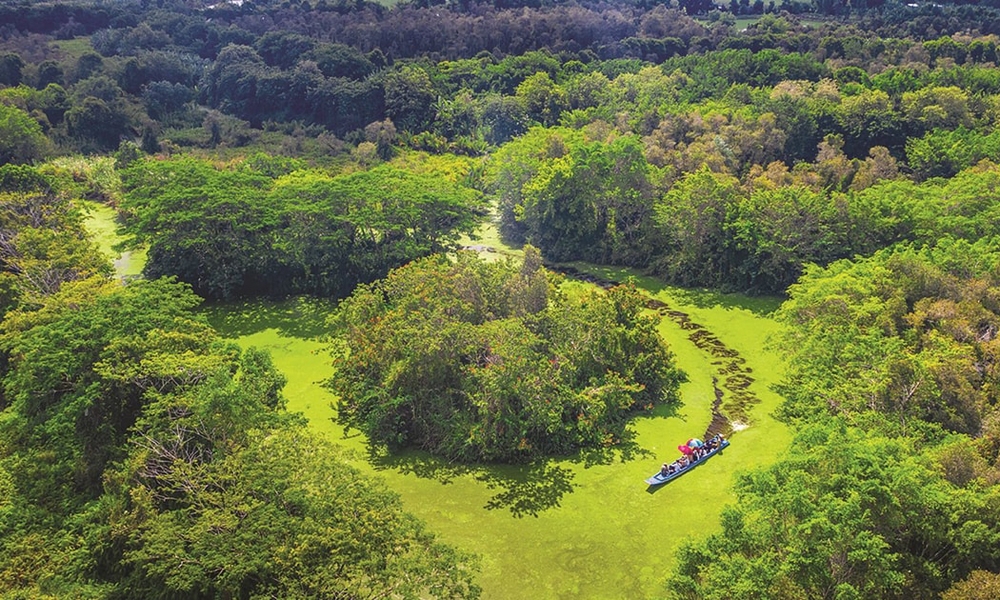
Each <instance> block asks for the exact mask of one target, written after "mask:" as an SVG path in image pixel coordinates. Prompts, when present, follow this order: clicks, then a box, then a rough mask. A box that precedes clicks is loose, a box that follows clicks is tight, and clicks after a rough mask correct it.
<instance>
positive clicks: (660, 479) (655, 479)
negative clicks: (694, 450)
mask: <svg viewBox="0 0 1000 600" xmlns="http://www.w3.org/2000/svg"><path fill="white" fill-rule="evenodd" d="M728 446H729V440H722V443H721V444H720V445H719V447H718V448H716V449H715V450H712V451H711V452H709V453H708V454H706V455H705V456H702V457H701V458H699V459H698V460H696V461H695V462H693V463H691V464H690V465H688V466H686V467H684V468H683V469H681V470H680V471H676V472H674V473H670V474H669V475H663V474H662V473H657V474H656V475H653V476H652V477H650V478H649V479H647V480H646V483H647V484H649V485H663V484H664V483H667V482H668V481H673V480H674V479H677V478H678V477H680V476H681V475H683V474H685V473H687V472H688V471H690V470H692V469H696V468H698V467H699V466H700V465H701V464H702V463H703V462H705V461H706V460H708V459H710V458H712V457H713V456H715V455H716V454H718V453H720V452H722V451H723V450H725V449H726V448H727V447H728Z"/></svg>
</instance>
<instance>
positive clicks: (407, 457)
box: [369, 449, 576, 518]
mask: <svg viewBox="0 0 1000 600" xmlns="http://www.w3.org/2000/svg"><path fill="white" fill-rule="evenodd" d="M369 462H370V463H371V464H372V466H374V467H375V468H376V469H378V470H385V469H390V470H394V471H397V472H398V473H401V474H403V475H416V476H417V477H420V478H423V479H432V480H435V481H438V482H439V483H442V484H445V485H447V484H450V483H452V482H453V481H454V480H455V479H456V478H458V477H462V476H471V477H472V478H473V479H475V480H476V481H479V482H481V483H483V484H484V485H485V486H486V488H487V489H488V490H490V491H491V492H493V495H492V497H491V498H490V499H489V501H487V502H486V504H485V505H484V506H483V508H486V509H487V510H508V511H510V513H511V515H512V516H514V517H517V518H522V517H525V516H531V517H537V516H538V515H539V514H541V513H542V512H544V511H546V510H548V509H550V508H555V507H558V506H559V505H560V502H561V501H562V498H563V496H564V495H566V494H567V493H570V492H572V491H573V489H574V488H575V487H576V486H575V485H574V484H573V471H572V470H571V469H569V468H567V467H563V466H559V465H555V464H551V463H550V462H548V461H539V462H536V463H531V464H527V465H462V464H456V463H451V462H448V461H446V460H444V459H441V458H437V457H434V456H431V455H429V454H426V453H422V452H415V451H406V452H402V453H399V454H391V453H388V452H385V451H384V450H378V449H369Z"/></svg>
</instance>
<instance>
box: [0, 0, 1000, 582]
mask: <svg viewBox="0 0 1000 600" xmlns="http://www.w3.org/2000/svg"><path fill="white" fill-rule="evenodd" d="M0 23H2V25H0V315H2V319H3V320H2V322H0V595H2V596H3V597H8V596H9V597H23V596H32V597H40V598H47V597H51V598H56V597H87V598H109V599H110V598H126V597H127V598H146V597H149V598H178V597H184V598H214V597H240V598H258V597H275V596H278V597H288V598H311V597H358V598H367V597H378V596H379V595H381V594H390V595H393V596H394V597H401V598H418V597H421V598H422V597H444V598H452V597H454V598H460V597H461V598H465V597H476V596H478V594H479V592H480V590H479V588H478V586H477V584H476V582H475V572H476V559H475V558H474V557H472V556H469V555H466V554H465V553H462V552H459V551H457V550H455V549H454V548H451V547H449V546H446V545H444V544H442V543H440V541H439V540H438V539H437V538H436V537H435V535H434V534H433V533H432V532H430V531H428V530H427V528H426V526H424V525H423V524H421V523H420V522H419V521H417V520H416V519H415V518H413V517H412V516H410V515H408V514H407V513H405V512H404V511H403V510H402V508H401V503H400V501H399V499H398V498H397V497H396V496H395V495H393V494H391V493H389V492H388V491H387V490H386V489H384V487H383V486H382V485H381V484H378V483H374V482H372V481H369V480H368V479H367V478H366V477H364V476H362V475H361V474H359V473H358V472H356V471H355V470H354V469H352V468H350V467H349V466H347V464H346V462H345V460H344V458H343V456H342V450H340V449H338V448H337V447H336V446H334V445H332V444H330V443H328V442H327V441H324V440H323V439H320V437H319V436H317V435H315V434H314V433H312V432H310V431H309V429H308V426H307V425H306V424H305V422H304V420H303V419H302V418H301V416H299V415H296V414H292V413H290V412H289V411H287V410H286V409H285V399H284V397H283V396H282V393H281V389H282V386H283V385H284V378H283V377H282V375H281V374H280V373H279V372H278V370H277V369H276V368H275V367H274V365H273V364H272V362H271V359H270V357H269V356H268V355H267V354H266V353H265V352H262V351H259V350H255V349H252V348H251V349H241V348H239V347H237V346H236V345H234V344H232V343H230V342H227V341H225V340H223V339H222V338H221V337H220V336H219V334H218V333H217V332H215V331H214V330H213V329H212V328H211V327H210V326H209V325H208V323H207V322H206V321H205V320H204V319H203V318H202V317H200V316H198V314H197V313H196V312H193V311H192V309H193V308H194V307H196V306H197V305H198V304H199V303H200V302H201V300H202V299H203V298H204V299H208V300H212V301H218V300H223V301H228V300H234V299H243V298H255V297H264V296H267V297H275V298H282V297H287V296H289V295H292V294H311V295H314V296H318V297H322V298H333V299H336V300H339V301H340V305H339V308H338V310H337V312H336V313H335V315H334V317H333V319H332V320H331V322H330V323H329V332H328V333H329V334H330V340H331V341H330V345H331V349H332V354H333V358H334V361H335V364H336V368H337V372H336V374H335V376H334V377H333V378H332V379H331V380H330V381H329V382H328V385H329V388H330V389H331V390H333V391H335V392H336V394H337V395H338V396H339V402H340V404H339V412H338V413H337V418H338V419H339V420H340V422H341V423H343V424H344V425H346V426H349V427H353V428H356V429H359V430H361V431H362V432H364V433H365V435H366V438H367V439H368V441H369V443H370V444H371V445H372V447H373V449H379V450H381V449H387V450H388V451H396V450H399V449H404V448H417V449H421V450H425V451H429V452H431V453H434V454H437V455H440V456H443V457H445V458H446V459H447V460H451V461H460V462H466V463H475V462H482V461H492V462H500V463H518V462H521V463H523V462H530V461H537V460H544V459H545V458H546V457H551V456H553V455H560V454H567V453H573V452H578V451H579V450H580V449H586V448H602V447H609V446H614V445H616V444H622V443H623V442H627V440H628V437H629V419H630V418H631V417H632V416H634V415H637V414H639V413H647V414H648V411H650V410H651V409H653V408H655V407H657V406H676V404H677V402H678V401H679V397H678V386H679V384H680V382H681V381H682V380H683V373H681V372H680V370H679V369H678V368H677V367H676V365H675V363H674V360H673V359H674V357H673V356H672V354H671V352H670V350H669V349H668V348H667V347H666V346H665V344H664V343H663V341H662V340H661V339H660V337H659V334H658V333H657V331H656V319H655V318H654V317H653V316H652V315H651V314H650V312H648V311H647V310H646V308H648V304H647V303H646V301H645V299H644V298H643V297H642V296H641V294H640V293H639V292H638V291H637V290H635V289H634V288H633V287H631V286H627V285H626V286H619V287H613V288H611V289H610V290H607V291H596V290H595V292H594V293H593V294H587V295H584V296H583V297H580V296H579V295H577V294H567V293H566V292H565V290H564V289H563V288H562V287H561V286H560V281H561V280H560V278H559V277H558V276H555V275H553V273H552V272H550V271H549V270H547V269H546V268H545V264H547V263H548V264H550V265H551V264H552V263H562V262H570V261H577V260H582V261H587V262H589V263H594V264H598V265H615V266H622V267H630V268H633V269H638V270H641V271H643V272H646V273H649V274H652V275H655V276H657V277H659V278H661V279H663V280H666V281H669V282H672V283H676V284H681V285H688V286H707V287H711V288H713V289H717V290H740V291H745V292H751V293H762V294H782V295H783V296H784V297H785V302H784V304H783V305H782V307H781V309H780V310H779V311H777V313H776V314H775V315H774V316H775V318H776V319H778V320H779V321H781V322H782V323H783V324H784V325H786V326H787V327H786V328H785V330H784V331H785V333H784V335H783V337H782V338H781V339H778V340H775V344H776V345H777V346H778V347H780V348H781V349H782V351H783V352H785V355H786V356H787V360H788V365H789V368H788V371H787V373H786V374H785V376H784V378H783V379H782V381H781V383H780V385H779V386H778V389H779V391H780V393H781V394H782V396H783V397H784V399H785V402H784V404H783V405H782V407H781V409H780V410H779V411H778V412H779V417H780V418H781V419H782V420H783V421H784V422H785V423H787V424H788V425H789V426H790V427H791V428H793V429H794V430H795V431H796V437H795V441H794V442H793V444H792V447H791V448H790V449H789V451H788V452H787V453H786V454H785V455H783V456H782V457H781V458H779V459H778V461H777V462H776V463H774V464H772V465H768V466H764V467H762V468H759V469H757V470H754V471H751V472H747V473H744V474H742V475H740V476H739V477H738V479H737V481H736V483H735V497H736V499H737V502H736V503H735V504H734V505H733V506H731V507H730V508H728V509H726V511H725V512H724V513H723V516H722V523H721V528H720V530H719V531H718V533H715V534H713V535H711V536H708V537H706V538H704V539H701V540H692V541H690V542H689V543H687V544H686V545H685V546H683V547H682V548H681V549H680V551H679V553H678V555H677V556H678V560H677V567H676V569H675V570H674V572H673V573H672V574H670V575H669V577H668V578H667V579H666V582H665V584H664V587H663V588H662V590H658V591H657V592H656V593H655V594H652V595H667V596H671V597H677V598H732V597H740V598H801V597H823V598H828V597H836V598H861V597H880V598H935V597H943V598H949V599H950V598H958V597H970V596H968V595H969V594H972V593H979V592H983V593H987V594H988V593H989V590H992V589H996V587H997V586H998V585H1000V575H998V573H1000V554H998V551H997V548H1000V512H998V509H997V507H998V506H1000V503H998V502H997V499H998V490H1000V488H998V487H997V486H998V482H1000V406H998V403H1000V398H998V396H997V384H998V377H1000V371H998V369H1000V366H998V365H1000V362H998V360H1000V359H998V348H1000V347H998V344H1000V342H998V338H997V333H998V331H1000V297H998V296H997V292H996V289H997V286H998V284H1000V281H998V278H1000V241H998V239H997V237H996V232H997V225H998V217H997V215H1000V195H998V192H997V190H998V188H1000V166H998V164H1000V137H998V136H1000V133H998V130H997V128H996V123H997V121H998V117H1000V70H998V69H997V66H998V62H1000V59H998V45H1000V38H998V37H997V36H998V35H1000V2H996V1H993V0H988V1H981V2H976V3H971V2H951V1H947V0H939V1H938V2H912V3H903V2H898V1H894V0H888V1H876V0H868V1H867V2H841V1H839V0H814V1H810V0H780V1H778V0H775V1H767V2H765V1H762V0H756V1H754V2H750V1H749V0H733V1H732V2H730V3H728V4H722V5H718V4H714V3H709V2H703V1H701V0H677V1H671V2H647V1H645V0H638V1H635V2H615V3H609V2H592V1H585V2H540V1H534V0H532V1H524V2H521V1H517V0H510V1H508V0H504V1H502V2H501V1H496V2H472V1H469V2H435V1H419V0H418V1H414V2H401V3H399V4H398V5H395V6H393V7H389V6H384V5H380V4H376V3H371V2H365V1H363V0H358V1H357V2H344V1H341V0H318V1H316V0H282V1H280V2H279V1H276V0H275V1H269V0H244V1H243V2H219V3H213V2H181V1H171V0H164V1H162V2H155V3H154V2H146V1H141V2H138V1H137V2H131V1H125V2H116V3H106V2H86V1H80V2H13V1H4V2H0ZM82 200H87V201H96V202H101V203H104V204H106V205H108V206H110V207H112V208H113V209H114V211H115V213H116V214H117V215H118V218H119V221H120V228H121V233H122V234H123V235H124V236H125V238H126V240H125V242H124V244H123V248H125V249H129V250H140V249H144V250H146V251H148V260H147V261H146V263H145V271H144V273H143V277H140V278H138V279H137V280H134V281H131V280H130V281H127V282H123V281H119V280H118V279H116V278H114V277H112V273H113V270H112V267H111V265H110V264H108V261H107V259H106V258H105V257H104V256H103V255H102V254H101V253H100V252H99V250H98V248H97V246H96V245H95V244H94V242H93V241H92V240H91V239H90V237H89V236H88V234H87V233H86V230H85V229H84V227H83V215H82V212H81V209H80V206H81V204H80V201H82ZM488 220H489V221H490V222H491V223H492V224H494V225H495V226H496V228H497V229H498V230H499V232H500V234H501V235H502V236H503V237H504V239H505V240H506V241H508V242H509V243H512V244H515V245H518V246H523V247H524V258H523V260H522V261H518V262H513V261H498V262H485V261H482V260H480V259H479V258H478V257H476V256H475V255H473V254H471V253H466V252H459V251H458V250H459V249H460V246H461V244H463V243H464V242H463V241H462V240H464V239H466V236H469V235H474V232H475V231H476V229H477V227H479V226H480V225H482V224H483V223H485V222H487V221H488ZM473 239H474V238H473ZM175 565H182V566H181V567H179V568H175ZM984 597H985V596H984ZM989 597H992V596H989Z"/></svg>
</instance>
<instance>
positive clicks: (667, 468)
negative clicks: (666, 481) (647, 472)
mask: <svg viewBox="0 0 1000 600" xmlns="http://www.w3.org/2000/svg"><path fill="white" fill-rule="evenodd" d="M672 466H673V465H668V464H667V463H663V466H662V467H660V475H663V476H664V477H665V476H667V475H670V473H671V472H673V470H672V469H671V468H670V467H672Z"/></svg>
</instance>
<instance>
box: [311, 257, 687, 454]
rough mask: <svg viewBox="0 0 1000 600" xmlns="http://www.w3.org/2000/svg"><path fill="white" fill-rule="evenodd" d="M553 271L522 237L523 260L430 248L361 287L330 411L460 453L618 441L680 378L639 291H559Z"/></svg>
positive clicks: (342, 337) (348, 320)
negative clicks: (441, 253)
mask: <svg viewBox="0 0 1000 600" xmlns="http://www.w3.org/2000/svg"><path fill="white" fill-rule="evenodd" d="M557 281H558V279H557V276H555V275H553V274H552V273H550V272H548V271H547V270H545V269H544V268H542V266H541V260H540V256H539V254H538V252H537V250H534V249H531V248H529V249H527V250H526V252H525V259H524V262H523V263H522V264H520V265H517V264H515V263H513V262H510V261H506V262H498V263H485V262H483V261H480V260H478V259H477V258H476V257H475V256H474V255H471V254H470V255H468V256H464V255H463V256H459V258H458V259H457V260H454V261H453V260H450V259H448V258H445V257H432V258H428V259H425V260H422V261H418V262H415V263H413V264H411V265H408V266H406V267H403V268H401V269H398V270H396V271H394V272H393V273H392V274H390V276H389V277H388V278H387V279H385V280H383V281H380V282H377V283H375V284H373V285H367V286H361V287H359V288H358V289H357V290H355V292H354V294H353V295H352V296H351V297H350V298H348V299H347V300H346V301H345V302H344V303H343V304H342V306H341V309H340V311H339V313H338V315H337V317H336V319H335V322H336V325H337V326H338V328H339V331H337V334H338V341H337V346H336V347H335V348H334V354H335V368H336V374H335V376H334V377H333V378H332V379H331V380H330V382H329V385H330V387H331V389H332V390H333V391H334V393H336V394H337V395H338V396H339V398H340V402H339V405H338V407H337V408H338V419H339V420H340V421H341V422H342V423H343V424H344V425H347V426H350V427H354V428H356V429H359V430H361V431H363V432H364V433H365V434H366V435H367V436H368V438H369V439H370V440H371V442H372V443H373V444H375V445H384V446H387V447H389V448H390V449H395V448H403V447H414V448H420V449H424V450H428V451H430V452H433V453H435V454H438V455H441V456H445V457H448V458H451V459H455V460H461V461H498V462H522V461H527V460H531V459H533V458H536V457H539V456H546V455H554V454H561V453H567V452H572V451H574V450H576V449H579V448H582V447H604V446H610V445H614V444H616V443H618V442H619V441H621V440H622V439H623V436H624V435H625V423H626V420H627V418H628V417H629V415H630V414H633V413H635V412H638V411H642V410H649V409H651V408H653V407H654V406H657V405H660V404H663V403H668V402H674V401H676V400H677V397H678V396H677V393H678V386H679V384H680V383H681V381H683V379H684V375H683V373H682V372H681V371H680V370H679V369H677V368H676V366H675V365H674V361H673V356H672V354H671V352H670V351H669V349H668V348H667V346H666V345H665V343H664V342H663V340H662V339H661V338H660V337H659V335H658V334H657V332H656V320H655V318H654V317H652V316H651V315H649V314H648V313H647V312H645V311H644V307H645V300H644V298H643V297H642V296H641V295H640V294H639V293H638V292H637V291H636V290H634V289H633V288H631V287H629V286H619V287H616V288H612V289H610V290H608V291H598V290H595V291H594V293H593V294H589V295H587V296H586V297H584V298H568V297H566V296H565V295H563V294H561V293H560V292H559V289H558V287H557V285H556V284H557Z"/></svg>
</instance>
